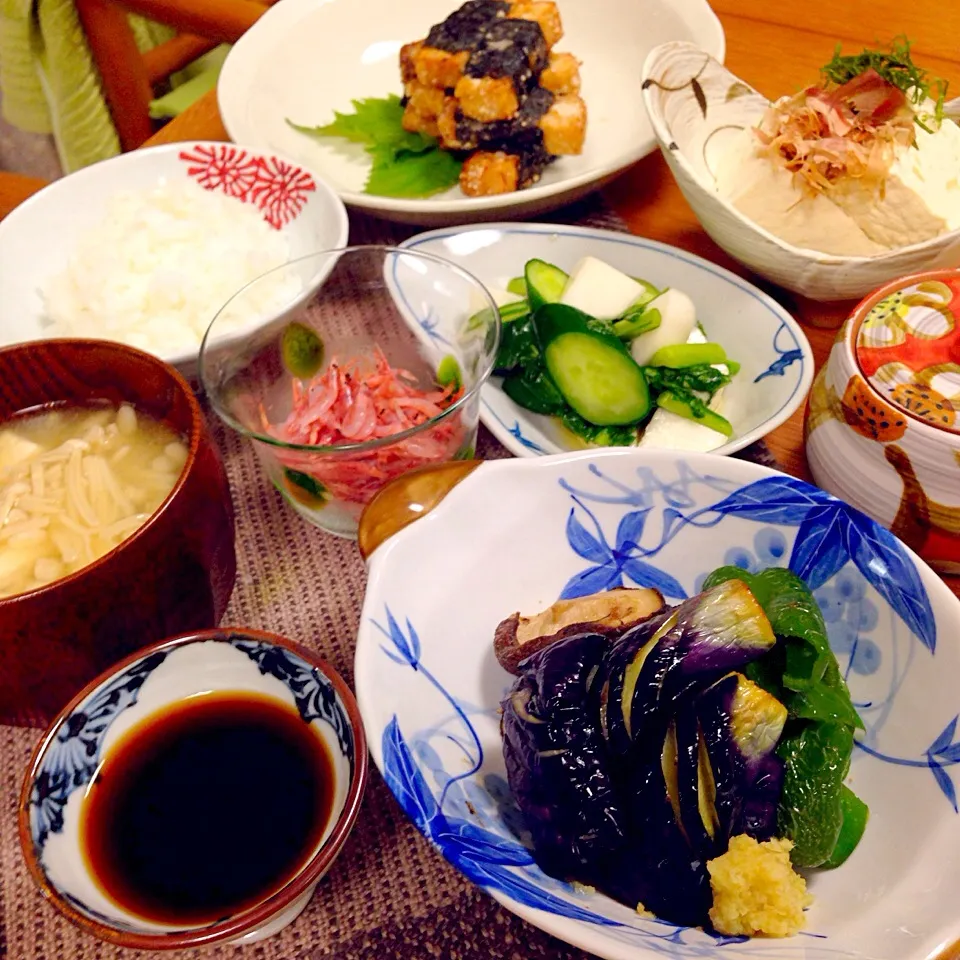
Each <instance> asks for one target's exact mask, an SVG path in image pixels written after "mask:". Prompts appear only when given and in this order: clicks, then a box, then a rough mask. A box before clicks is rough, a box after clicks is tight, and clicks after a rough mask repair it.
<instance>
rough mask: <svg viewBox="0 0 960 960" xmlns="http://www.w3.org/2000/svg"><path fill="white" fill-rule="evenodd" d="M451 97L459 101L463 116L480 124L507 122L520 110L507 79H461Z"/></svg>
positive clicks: (514, 93)
mask: <svg viewBox="0 0 960 960" xmlns="http://www.w3.org/2000/svg"><path fill="white" fill-rule="evenodd" d="M453 95H454V96H455V97H456V98H457V100H459V101H460V109H461V111H463V115H464V116H465V117H470V119H471V120H479V121H480V122H481V123H489V122H490V121H492V120H509V119H510V118H511V117H512V116H514V114H516V112H517V110H519V109H520V101H519V100H518V99H517V91H516V88H515V87H514V85H513V80H511V79H510V78H509V77H461V78H460V80H459V81H458V82H457V85H456V87H455V88H454V91H453Z"/></svg>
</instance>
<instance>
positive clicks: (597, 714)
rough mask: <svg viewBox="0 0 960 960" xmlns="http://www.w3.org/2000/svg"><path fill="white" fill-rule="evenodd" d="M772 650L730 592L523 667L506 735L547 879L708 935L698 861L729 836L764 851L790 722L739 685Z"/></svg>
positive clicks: (550, 652)
mask: <svg viewBox="0 0 960 960" xmlns="http://www.w3.org/2000/svg"><path fill="white" fill-rule="evenodd" d="M611 633H612V634H613V635H611ZM775 642H776V638H775V636H774V634H773V631H772V629H771V626H770V622H769V620H768V619H767V617H766V615H765V614H764V612H763V610H762V608H761V607H760V605H759V604H758V603H757V601H756V599H755V598H754V596H753V594H752V593H751V592H750V590H749V588H748V587H747V586H746V584H744V583H743V582H742V581H738V580H730V581H726V582H724V583H721V584H718V585H717V586H715V587H713V588H711V589H709V590H706V591H704V592H703V593H701V594H700V595H699V596H696V597H692V598H691V599H689V600H686V601H684V602H683V603H681V604H680V605H679V606H676V607H674V608H667V609H663V610H661V611H659V612H657V613H654V614H653V615H652V616H650V617H648V618H647V619H645V620H643V621H642V622H640V623H638V624H635V625H633V626H629V627H627V628H625V629H623V630H622V631H621V632H620V633H619V634H617V633H616V632H615V631H611V630H604V631H603V632H602V633H599V632H594V631H592V630H586V631H583V632H581V633H577V634H574V635H572V636H567V637H565V638H564V639H559V640H555V641H554V642H553V643H551V644H550V645H549V646H546V647H543V648H542V649H540V650H538V651H537V652H536V653H534V654H533V655H532V656H530V657H529V658H527V659H526V660H524V661H522V662H521V663H520V665H519V668H518V669H519V673H520V678H519V679H518V681H517V683H516V685H515V686H514V689H513V691H512V692H511V694H510V695H509V696H508V697H507V699H506V700H504V702H503V719H502V724H501V731H502V734H503V740H504V757H505V760H506V766H507V775H508V779H509V782H510V786H511V789H512V790H513V793H514V796H515V797H516V799H517V802H518V804H519V806H520V809H521V811H522V813H523V815H524V818H525V820H526V823H527V826H528V828H529V830H530V832H531V834H532V836H533V841H534V851H535V856H536V859H537V862H538V863H539V864H540V866H541V867H542V869H543V870H544V871H545V872H547V873H549V874H551V875H553V876H556V877H559V878H562V879H570V880H579V881H581V882H583V883H587V884H592V885H594V886H596V887H597V888H598V889H600V890H603V891H604V892H605V893H607V894H609V895H610V896H612V897H614V898H615V899H617V900H619V901H621V902H623V903H625V904H628V905H630V906H632V907H637V906H638V905H640V904H642V905H643V906H644V908H646V909H647V910H651V911H653V912H654V913H655V914H656V915H657V916H658V917H660V918H661V919H663V920H667V921H670V922H672V923H677V924H683V925H693V926H696V925H705V924H707V923H708V922H709V917H708V914H709V910H710V906H711V902H712V892H711V887H710V876H709V872H708V870H707V862H708V861H709V860H711V859H713V858H714V857H717V856H720V855H722V854H723V853H724V852H725V851H726V850H727V847H728V845H729V842H730V839H731V837H733V836H735V835H737V834H740V833H747V834H749V835H750V836H752V837H754V838H756V839H757V840H761V841H762V840H765V839H768V838H769V837H771V836H772V835H773V832H774V830H775V828H776V822H777V806H778V802H779V798H780V792H781V790H782V785H783V764H782V762H781V761H780V760H779V758H778V757H777V755H776V752H775V751H776V747H777V744H778V741H779V740H780V736H781V733H782V731H783V726H784V722H785V720H786V709H785V708H784V706H783V705H782V704H781V703H780V702H779V700H777V699H776V698H775V697H774V696H773V695H772V694H770V693H767V692H766V691H764V690H763V689H762V688H761V687H760V686H758V685H757V684H756V683H754V682H752V681H751V680H749V679H747V678H746V677H745V676H743V674H741V673H739V672H736V671H737V670H738V669H739V668H743V667H745V666H746V665H747V664H748V663H750V662H752V661H754V660H756V659H757V658H759V657H760V656H762V655H763V654H764V653H766V652H768V651H769V650H770V649H771V648H772V647H773V646H774V644H775Z"/></svg>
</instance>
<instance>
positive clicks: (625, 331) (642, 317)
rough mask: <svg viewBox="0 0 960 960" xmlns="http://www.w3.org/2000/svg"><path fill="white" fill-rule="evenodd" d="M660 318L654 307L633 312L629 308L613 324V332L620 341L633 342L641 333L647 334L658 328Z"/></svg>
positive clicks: (632, 309) (633, 310)
mask: <svg viewBox="0 0 960 960" xmlns="http://www.w3.org/2000/svg"><path fill="white" fill-rule="evenodd" d="M661 320H662V317H661V316H660V311H659V310H658V309H657V308H656V307H651V308H650V309H649V310H647V309H646V308H644V307H641V308H640V309H637V310H635V309H634V308H633V307H631V308H630V309H629V310H628V311H627V312H626V313H625V314H624V315H623V316H622V317H621V318H620V319H619V320H616V321H615V322H614V324H613V332H614V333H615V334H616V335H617V336H618V337H619V338H620V339H621V340H633V338H634V337H639V336H640V334H641V333H649V332H650V331H651V330H656V329H657V327H659V326H660V322H661Z"/></svg>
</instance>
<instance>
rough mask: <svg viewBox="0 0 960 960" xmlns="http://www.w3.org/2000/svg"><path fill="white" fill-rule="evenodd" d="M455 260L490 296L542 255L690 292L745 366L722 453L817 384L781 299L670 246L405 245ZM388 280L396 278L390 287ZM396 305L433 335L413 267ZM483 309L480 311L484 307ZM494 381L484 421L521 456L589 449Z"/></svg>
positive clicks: (449, 235) (599, 242)
mask: <svg viewBox="0 0 960 960" xmlns="http://www.w3.org/2000/svg"><path fill="white" fill-rule="evenodd" d="M401 246H402V247H405V248H407V249H410V250H417V251H419V252H422V253H432V254H435V255H436V256H439V257H445V258H446V259H448V260H453V261H454V262H455V263H457V264H459V265H460V266H461V267H463V268H464V269H465V270H468V271H469V272H470V273H472V274H473V275H474V276H475V277H477V278H478V279H479V280H480V281H481V282H482V283H483V284H484V285H485V286H486V287H487V288H488V289H489V290H491V291H492V292H494V294H495V296H496V294H497V292H498V291H500V292H503V291H505V289H506V286H507V282H508V281H509V280H510V278H511V277H515V276H518V275H519V274H522V273H523V265H524V264H525V263H526V262H527V260H530V259H532V258H534V257H539V258H540V259H542V260H548V261H550V262H551V263H555V264H557V265H558V266H560V267H562V268H563V269H565V270H570V269H572V268H573V266H574V265H575V264H576V263H577V261H579V260H580V259H581V258H583V257H586V256H593V257H598V258H599V259H601V260H605V261H606V262H607V263H609V264H611V265H612V266H614V267H616V268H617V269H619V270H622V271H624V272H625V273H627V274H630V275H631V276H638V277H644V278H645V279H647V280H649V281H650V282H651V283H653V284H655V285H656V286H658V287H661V288H663V287H674V288H676V289H678V290H682V291H683V292H684V293H686V294H688V295H689V296H690V298H691V299H692V300H693V302H694V304H695V305H696V308H697V316H698V319H699V320H700V321H701V323H702V324H703V327H704V329H705V330H706V332H707V335H708V336H709V337H710V339H711V340H716V341H718V342H719V343H721V344H723V346H724V347H725V348H726V351H727V355H728V356H730V357H732V358H733V359H735V360H737V361H739V362H740V363H741V364H742V369H741V370H740V372H739V373H738V374H737V376H736V377H735V378H734V380H733V382H732V383H731V384H730V385H729V386H728V387H727V388H726V389H725V392H724V398H725V399H724V409H723V413H724V416H726V417H727V419H729V420H730V422H731V423H732V424H733V429H734V435H733V437H732V438H731V439H730V440H729V442H727V443H725V444H724V445H723V446H721V447H718V448H717V449H716V450H715V451H714V452H715V453H720V454H730V453H735V452H736V451H737V450H742V449H743V448H744V447H746V446H748V445H749V444H751V443H753V442H754V441H755V440H759V439H760V438H761V437H762V436H764V435H765V434H767V433H769V432H770V431H771V430H773V429H774V428H775V427H778V426H779V425H780V424H781V423H783V422H784V420H786V419H787V418H788V417H789V416H790V415H791V414H792V413H793V412H794V410H796V409H797V407H799V406H800V404H801V403H802V402H803V399H804V397H806V395H807V390H808V389H809V388H810V383H811V381H812V379H813V354H812V353H811V351H810V344H809V343H808V342H807V338H806V337H805V336H804V334H803V331H802V330H801V329H800V327H799V326H797V324H796V322H795V321H794V320H793V318H792V317H791V316H790V314H789V313H787V311H786V310H784V309H783V307H781V306H780V305H779V304H778V303H777V302H776V301H775V300H773V299H772V298H771V297H768V296H767V295H766V294H765V293H763V292H762V291H760V290H758V289H757V288H756V287H755V286H753V284H751V283H748V282H747V281H746V280H743V279H741V278H740V277H738V276H737V275H736V274H733V273H731V272H730V271H729V270H724V269H723V267H718V266H717V265H716V264H713V263H709V262H708V261H706V260H703V259H701V258H700V257H697V256H695V255H694V254H692V253H687V252H686V251H685V250H679V249H677V248H676V247H671V246H668V245H667V244H663V243H657V242H656V241H655V240H646V239H644V238H643V237H634V236H631V235H630V234H625V233H616V232H614V231H611V230H596V229H593V228H589V227H573V226H558V225H556V224H550V223H493V224H480V225H475V226H472V227H454V228H449V229H441V230H433V231H430V232H429V233H421V234H418V235H417V236H415V237H411V238H410V239H409V240H406V241H405V242H404V243H402V244H401ZM389 280H390V278H388V282H389ZM393 282H394V287H395V290H396V295H397V297H398V303H399V304H400V305H401V306H402V305H403V304H407V309H406V311H405V312H406V313H407V314H408V315H410V318H411V322H412V323H419V324H420V326H421V328H422V329H423V330H424V332H425V334H426V335H427V336H429V335H430V317H428V316H427V317H421V316H417V311H416V310H415V309H413V307H412V304H416V303H419V302H426V300H427V298H424V297H423V296H422V295H420V290H419V286H420V285H422V284H423V283H424V282H425V281H424V280H421V279H419V278H418V276H417V274H416V273H415V272H414V271H412V270H411V271H404V273H403V274H402V275H398V276H397V277H395V278H394V281H393ZM476 309H479V307H477V308H476ZM501 383H502V380H501V378H499V377H492V378H491V380H490V382H489V383H488V384H487V385H486V386H485V387H484V389H483V397H482V402H481V407H480V418H481V419H482V420H483V422H484V424H485V425H486V427H487V429H489V430H490V432H491V433H493V434H494V436H495V437H496V438H497V439H498V440H499V441H500V442H501V443H502V444H503V445H504V446H505V447H506V448H507V449H508V450H509V451H510V452H511V453H512V454H514V455H515V456H518V457H540V456H545V455H547V454H551V453H563V452H566V451H569V450H573V449H578V448H580V447H582V446H583V445H582V443H579V442H578V441H577V440H576V438H574V437H573V436H572V435H570V434H569V433H567V432H566V431H565V430H563V428H562V427H560V426H559V424H558V422H557V421H556V420H555V419H554V418H551V417H545V416H541V415H540V414H536V413H532V412H531V411H529V410H525V409H524V408H523V407H521V406H519V405H518V404H516V403H514V402H513V400H511V399H510V398H509V397H508V396H507V395H506V394H505V393H504V392H503V390H502V388H501Z"/></svg>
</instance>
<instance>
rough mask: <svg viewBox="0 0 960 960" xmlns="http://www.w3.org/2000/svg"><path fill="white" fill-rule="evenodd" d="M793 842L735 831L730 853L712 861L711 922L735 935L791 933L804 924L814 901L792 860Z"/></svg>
mask: <svg viewBox="0 0 960 960" xmlns="http://www.w3.org/2000/svg"><path fill="white" fill-rule="evenodd" d="M792 849H793V843H792V842H791V841H789V840H767V841H766V842H764V843H758V842H757V841H756V840H754V839H753V837H748V836H746V835H745V834H743V835H741V836H737V837H733V838H732V839H731V840H730V846H729V848H728V850H727V852H726V853H725V854H723V855H722V856H720V857H717V858H716V859H715V860H711V861H709V862H708V863H707V870H708V871H709V872H710V886H711V888H712V889H713V907H712V908H711V910H710V922H711V923H712V924H713V926H714V928H715V929H716V930H717V932H718V933H725V934H728V935H730V936H742V935H744V934H745V935H747V936H750V937H756V936H767V937H789V936H793V934H795V933H798V932H799V931H800V930H802V929H803V927H804V923H805V920H804V916H803V911H804V908H805V907H808V906H809V905H810V904H811V903H812V902H813V897H811V896H810V894H808V893H807V884H806V881H805V880H804V879H803V877H801V876H800V874H798V873H797V872H796V871H795V870H794V869H793V865H792V864H791V863H790V851H791V850H792Z"/></svg>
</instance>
